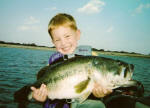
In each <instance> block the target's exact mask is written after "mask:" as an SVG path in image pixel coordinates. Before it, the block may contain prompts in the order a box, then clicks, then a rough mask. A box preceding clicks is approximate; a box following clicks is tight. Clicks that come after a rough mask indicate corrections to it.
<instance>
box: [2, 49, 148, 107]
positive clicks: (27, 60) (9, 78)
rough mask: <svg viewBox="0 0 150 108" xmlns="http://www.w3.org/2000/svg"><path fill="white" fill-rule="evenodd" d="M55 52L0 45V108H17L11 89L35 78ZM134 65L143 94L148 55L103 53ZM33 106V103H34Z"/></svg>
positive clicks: (145, 85) (135, 77) (145, 86)
mask: <svg viewBox="0 0 150 108" xmlns="http://www.w3.org/2000/svg"><path fill="white" fill-rule="evenodd" d="M52 53H54V52H51V51H44V50H32V49H21V48H20V49H19V48H6V47H0V108H16V107H17V103H14V102H13V93H14V92H15V91H16V90H18V89H19V88H21V87H23V86H24V85H26V84H29V83H32V82H34V81H35V80H36V74H37V72H38V71H39V69H40V68H42V67H43V66H45V65H47V64H48V59H49V56H50V55H51V54H52ZM101 56H104V57H110V58H114V59H119V60H123V61H126V62H128V63H131V64H134V65H135V70H134V75H133V79H136V80H138V81H140V82H142V84H143V85H144V89H145V93H144V95H145V96H147V95H150V78H149V77H150V59H149V58H138V57H126V56H106V55H101ZM33 106H34V107H33ZM28 107H29V108H35V107H36V108H42V107H41V105H39V104H34V103H32V104H29V105H28Z"/></svg>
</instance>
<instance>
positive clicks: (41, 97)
mask: <svg viewBox="0 0 150 108" xmlns="http://www.w3.org/2000/svg"><path fill="white" fill-rule="evenodd" d="M31 90H32V97H33V98H34V99H35V100H37V101H39V102H44V101H45V100H46V99H47V95H48V91H47V88H46V85H45V84H42V85H41V87H40V88H38V89H37V88H35V87H31Z"/></svg>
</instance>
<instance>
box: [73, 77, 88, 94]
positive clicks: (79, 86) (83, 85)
mask: <svg viewBox="0 0 150 108" xmlns="http://www.w3.org/2000/svg"><path fill="white" fill-rule="evenodd" d="M89 81H90V79H89V78H88V79H87V80H84V81H81V82H80V83H78V84H77V85H75V86H74V88H75V91H76V93H81V92H82V91H83V90H85V89H86V87H87V85H88V84H89Z"/></svg>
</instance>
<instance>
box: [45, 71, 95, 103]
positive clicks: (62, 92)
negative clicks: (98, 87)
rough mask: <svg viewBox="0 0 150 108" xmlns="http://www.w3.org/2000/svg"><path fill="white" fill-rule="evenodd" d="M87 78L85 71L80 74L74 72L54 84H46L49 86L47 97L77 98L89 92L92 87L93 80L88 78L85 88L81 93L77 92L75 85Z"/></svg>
mask: <svg viewBox="0 0 150 108" xmlns="http://www.w3.org/2000/svg"><path fill="white" fill-rule="evenodd" d="M87 79H88V74H87V72H83V73H82V74H76V75H73V76H69V77H67V78H64V79H63V80H60V81H59V83H57V84H56V85H55V86H53V87H52V86H51V85H47V86H48V88H49V94H48V97H49V99H52V100H53V99H75V98H79V97H81V96H82V95H84V94H86V93H87V92H88V93H89V92H90V93H91V92H92V89H93V85H94V83H93V80H91V79H90V80H89V83H88V85H87V87H86V88H85V90H83V92H81V93H77V91H76V88H75V86H76V85H78V84H79V83H81V82H83V81H86V80H87Z"/></svg>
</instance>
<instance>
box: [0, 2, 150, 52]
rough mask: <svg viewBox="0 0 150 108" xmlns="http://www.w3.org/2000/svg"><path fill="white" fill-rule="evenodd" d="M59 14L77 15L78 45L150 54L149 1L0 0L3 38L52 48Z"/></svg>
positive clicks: (0, 23) (7, 40)
mask: <svg viewBox="0 0 150 108" xmlns="http://www.w3.org/2000/svg"><path fill="white" fill-rule="evenodd" d="M57 13H68V14H70V15H72V16H73V17H74V18H75V20H76V23H77V26H78V28H79V29H80V31H81V39H80V41H79V45H91V46H92V47H93V48H97V49H104V50H105V51H126V52H135V53H141V54H150V0H0V40H1V41H6V42H17V43H35V44H36V45H42V46H43V45H44V46H48V47H52V46H53V44H52V42H51V38H50V36H49V34H48V32H47V29H48V23H49V21H50V19H51V18H52V17H53V16H55V15H56V14H57Z"/></svg>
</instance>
